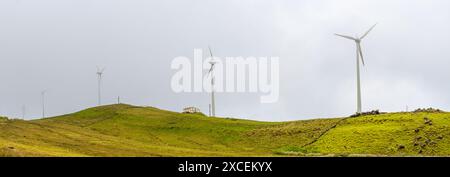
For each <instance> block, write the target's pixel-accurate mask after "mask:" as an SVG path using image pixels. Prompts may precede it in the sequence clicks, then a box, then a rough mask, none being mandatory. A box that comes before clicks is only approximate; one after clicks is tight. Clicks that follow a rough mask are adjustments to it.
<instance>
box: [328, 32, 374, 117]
mask: <svg viewBox="0 0 450 177" xmlns="http://www.w3.org/2000/svg"><path fill="white" fill-rule="evenodd" d="M376 25H377V24H375V25H373V26H372V27H371V28H370V29H369V30H368V31H367V32H366V33H364V35H362V36H361V37H357V36H356V37H351V36H346V35H341V34H335V35H336V36H340V37H343V38H346V39H350V40H353V41H355V43H356V88H357V93H356V95H357V108H356V113H358V114H360V113H361V81H360V75H359V57H361V62H362V64H363V66H364V65H365V64H364V56H363V53H362V49H361V41H362V40H363V39H364V38H365V37H366V36H367V35H368V34H369V33H370V31H372V29H373V28H375V26H376Z"/></svg>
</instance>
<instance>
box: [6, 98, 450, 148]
mask: <svg viewBox="0 0 450 177" xmlns="http://www.w3.org/2000/svg"><path fill="white" fill-rule="evenodd" d="M448 125H450V114H449V113H426V112H421V113H391V114H381V115H370V116H362V117H356V118H335V119H316V120H306V121H293V122H257V121H249V120H239V119H225V118H210V117H206V116H203V115H195V114H181V113H176V112H170V111H165V110H160V109H157V108H152V107H137V106H131V105H124V104H120V105H108V106H101V107H95V108H90V109H87V110H83V111H80V112H77V113H73V114H68V115H63V116H58V117H52V118H47V119H41V120H33V121H22V120H8V119H5V118H2V119H0V156H305V155H306V156H308V155H357V154H360V155H389V156H409V155H413V156H416V155H425V156H433V155H440V156H447V155H450V140H449V138H450V128H449V127H448Z"/></svg>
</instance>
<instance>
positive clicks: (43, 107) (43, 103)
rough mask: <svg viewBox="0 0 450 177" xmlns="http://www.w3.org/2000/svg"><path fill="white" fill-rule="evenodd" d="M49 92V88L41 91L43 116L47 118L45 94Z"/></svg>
mask: <svg viewBox="0 0 450 177" xmlns="http://www.w3.org/2000/svg"><path fill="white" fill-rule="evenodd" d="M46 93H47V90H43V91H42V92H41V99H42V100H41V101H42V118H45V94H46Z"/></svg>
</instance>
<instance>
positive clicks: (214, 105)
mask: <svg viewBox="0 0 450 177" xmlns="http://www.w3.org/2000/svg"><path fill="white" fill-rule="evenodd" d="M208 49H209V54H210V55H211V61H209V64H211V68H210V69H209V71H208V74H209V76H210V77H211V105H210V107H211V108H210V110H211V111H210V112H211V113H210V116H213V117H216V103H215V100H214V91H215V90H214V80H215V76H214V66H215V65H216V63H217V62H216V61H214V56H213V54H212V51H211V47H209V46H208Z"/></svg>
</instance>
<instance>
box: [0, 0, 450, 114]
mask: <svg viewBox="0 0 450 177" xmlns="http://www.w3.org/2000/svg"><path fill="white" fill-rule="evenodd" d="M449 7H450V1H448V0H427V1H425V0H339V1H336V0H286V1H283V0H273V1H259V0H247V1H242V0H226V1H225V0H223V1H216V0H158V1H156V0H153V1H152V0H147V1H144V0H142V1H138V0H1V1H0V83H1V87H0V114H1V115H6V116H9V117H21V114H22V106H23V105H25V106H26V117H27V119H31V118H38V117H39V116H40V115H41V105H40V92H41V90H44V89H47V90H48V93H47V97H46V99H47V115H50V116H54V115H60V114H65V113H71V112H75V111H78V110H82V109H85V108H87V107H92V106H95V105H96V102H97V97H96V96H97V90H96V89H97V78H96V74H95V72H96V66H97V65H100V66H104V67H106V70H105V74H104V80H103V84H104V90H103V92H104V94H103V100H104V102H105V103H111V104H112V103H115V102H116V97H117V96H119V95H120V96H121V97H122V101H123V102H125V103H129V104H134V105H148V106H155V107H158V108H162V109H168V110H173V111H180V110H181V109H182V108H183V107H185V106H197V107H199V108H200V109H202V110H203V111H204V112H205V113H207V110H208V101H209V97H208V95H207V94H205V93H182V94H177V93H174V92H173V91H172V90H171V88H170V79H171V77H172V75H173V74H174V73H175V72H176V71H175V70H171V69H170V64H171V61H172V59H173V58H175V57H177V56H188V57H193V49H194V48H206V47H207V46H208V45H211V46H212V48H213V50H214V52H215V55H217V56H244V57H247V56H257V57H259V56H278V57H280V69H281V72H280V99H279V101H278V102H276V103H271V104H262V103H260V99H259V98H260V95H261V94H255V93H234V94H231V93H224V94H217V103H216V104H217V114H218V115H219V116H224V117H239V118H248V119H256V120H264V121H284V120H298V119H308V118H323V117H336V116H347V115H349V114H351V113H353V112H355V109H356V95H355V91H356V86H355V82H356V81H355V52H354V50H355V48H354V43H352V42H351V41H347V40H345V39H341V38H337V37H335V36H334V35H333V33H343V34H349V35H352V36H353V35H356V34H358V35H361V34H362V33H364V32H365V31H366V30H367V29H368V28H369V27H370V26H371V25H373V24H374V23H376V22H378V23H379V25H378V26H377V27H376V28H375V29H374V30H373V31H372V33H371V34H370V35H369V36H368V37H367V38H366V39H365V40H364V41H363V50H364V53H365V60H366V66H365V67H363V68H362V71H361V72H362V96H363V109H364V110H372V109H380V110H382V111H401V110H405V107H406V105H409V107H410V109H413V108H417V107H436V108H441V109H445V110H450V93H449V90H450V82H449V81H450V69H449V66H450V35H449V31H450V23H449V22H450V8H449Z"/></svg>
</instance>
